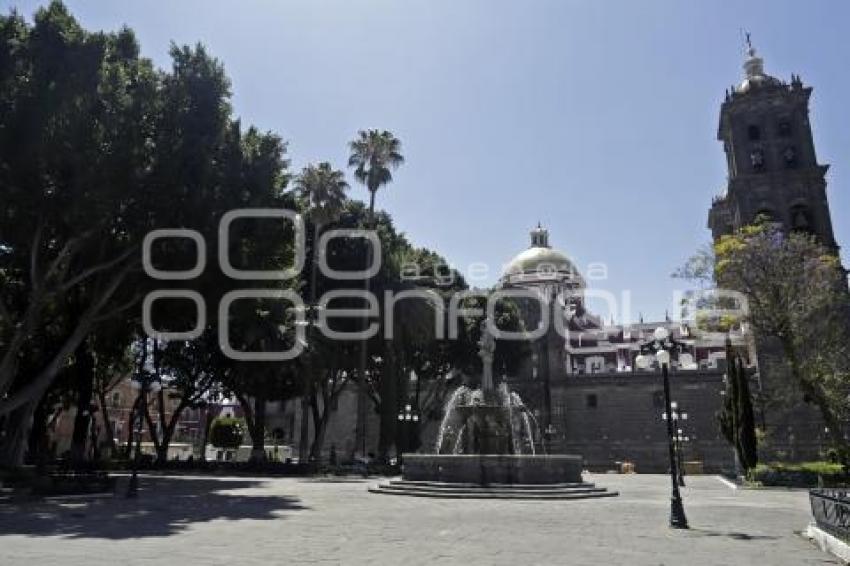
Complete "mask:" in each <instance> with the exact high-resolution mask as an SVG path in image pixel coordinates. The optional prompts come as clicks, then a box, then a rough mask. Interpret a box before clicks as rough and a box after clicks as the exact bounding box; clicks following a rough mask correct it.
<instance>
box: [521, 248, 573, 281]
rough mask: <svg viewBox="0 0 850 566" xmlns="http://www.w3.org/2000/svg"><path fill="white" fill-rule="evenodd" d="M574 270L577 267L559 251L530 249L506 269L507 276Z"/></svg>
mask: <svg viewBox="0 0 850 566" xmlns="http://www.w3.org/2000/svg"><path fill="white" fill-rule="evenodd" d="M574 270H575V267H574V266H573V264H572V262H571V261H570V260H569V258H567V256H566V255H564V254H563V253H561V252H559V251H558V250H554V249H552V248H542V247H530V248H528V249H527V250H524V251H523V252H521V253H519V254H517V255H516V257H514V258H513V259H512V260H511V262H510V263H509V264H508V266H507V268H505V275H510V274H518V273H537V272H540V273H543V272H556V271H574Z"/></svg>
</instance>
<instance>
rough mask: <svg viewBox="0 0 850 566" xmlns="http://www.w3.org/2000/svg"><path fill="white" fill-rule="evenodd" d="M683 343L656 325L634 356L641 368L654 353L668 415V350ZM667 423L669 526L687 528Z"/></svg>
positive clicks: (670, 427)
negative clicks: (637, 353) (651, 337)
mask: <svg viewBox="0 0 850 566" xmlns="http://www.w3.org/2000/svg"><path fill="white" fill-rule="evenodd" d="M683 347H684V344H682V343H681V342H678V341H676V340H674V339H673V338H672V337H671V336H670V332H669V331H668V330H667V329H666V328H664V327H658V328H656V329H655V333H654V334H653V340H650V341H649V342H647V343H645V344H641V346H640V354H639V355H638V356H637V358H635V364H636V365H637V366H638V367H639V368H642V369H645V368H647V367H648V366H649V356H650V355H654V356H655V359H656V360H657V361H658V364H659V365H660V366H661V377H662V379H663V381H664V407H665V410H666V413H667V414H668V415H672V414H673V409H672V406H671V403H670V377H669V375H668V369H667V368H668V366H669V365H670V352H672V351H676V352H679V351H681V350H682V348H683ZM666 423H667V447H668V454H669V457H670V483H671V488H672V490H671V496H670V526H671V527H672V528H674V529H687V528H688V519H687V518H686V517H685V508H684V506H683V505H682V495H681V494H680V493H679V481H678V478H677V476H678V473H677V468H678V466H677V465H676V445H675V442H676V441H675V437H674V430H673V419H666Z"/></svg>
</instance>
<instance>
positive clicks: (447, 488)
mask: <svg viewBox="0 0 850 566" xmlns="http://www.w3.org/2000/svg"><path fill="white" fill-rule="evenodd" d="M381 487H382V489H389V490H395V491H399V490H401V491H421V492H438V493H456V492H466V491H476V492H486V493H531V494H535V493H537V494H546V493H599V492H602V491H605V488H601V487H594V486H589V487H564V488H557V487H550V488H548V489H541V488H535V489H523V488H520V487H511V486H501V487H498V486H489V485H488V486H481V485H478V486H464V485H451V484H444V485H441V486H421V485H408V484H405V483H395V484H393V483H389V484H387V483H385V484H381Z"/></svg>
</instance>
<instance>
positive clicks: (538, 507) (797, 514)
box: [0, 475, 837, 566]
mask: <svg viewBox="0 0 850 566" xmlns="http://www.w3.org/2000/svg"><path fill="white" fill-rule="evenodd" d="M587 479H588V481H592V482H595V483H597V484H598V485H601V486H604V487H608V488H609V489H613V490H617V491H619V492H620V496H619V497H615V498H609V499H596V500H583V501H508V500H487V501H468V500H466V501H465V500H447V499H427V498H411V497H403V496H394V495H378V494H372V493H368V492H367V487H368V485H369V484H370V483H374V480H373V481H372V482H369V481H366V480H353V479H352V480H346V479H328V480H322V479H298V478H284V479H267V478H243V477H230V478H208V477H175V476H169V477H150V476H146V477H144V478H143V480H142V486H143V491H142V492H141V495H140V498H139V499H138V500H135V501H128V500H126V499H123V498H116V499H106V500H99V501H94V502H75V503H51V502H44V503H38V504H34V503H29V504H26V505H21V506H18V505H9V504H6V505H0V564H2V565H3V566H16V565H27V566H36V565H39V566H48V565H51V564H62V565H64V566H67V565H77V564H79V565H85V566H97V565H101V564H103V565H107V564H108V565H116V564H117V565H121V566H130V565H134V564H145V565H150V564H165V563H168V564H176V565H178V566H186V565H190V564H203V565H213V564H238V565H240V566H241V565H249V564H392V565H404V566H414V565H418V564H422V565H426V564H427V565H431V564H462V565H464V566H473V565H477V564H481V565H493V564H510V565H512V566H515V565H517V564H522V565H533V564H570V565H573V564H594V565H603V564H604V565H607V564H628V565H630V566H631V565H642V564H647V565H661V564H668V565H675V566H695V565H704V564H716V565H724V566H728V565H733V564H741V565H752V564H760V565H774V564H777V565H779V564H788V565H795V566H799V565H808V564H835V563H837V562H836V561H834V560H832V559H831V558H830V557H829V556H828V555H826V554H824V553H822V552H820V551H819V550H817V549H816V548H815V547H814V546H813V545H812V544H810V543H809V542H808V541H807V540H805V539H804V538H802V537H801V536H800V535H799V531H800V530H801V529H803V528H804V527H805V526H806V524H807V522H808V520H809V508H808V496H807V494H806V492H805V491H802V490H797V491H791V490H780V491H776V490H763V491H750V490H747V491H742V490H733V489H731V488H730V487H729V486H728V485H726V484H724V483H723V482H722V481H721V480H719V479H718V478H716V477H713V476H702V477H691V478H688V487H687V488H685V489H684V490H683V495H684V498H685V508H686V511H687V515H688V519H689V520H690V523H691V526H692V529H691V530H690V531H673V530H670V529H668V528H667V513H668V508H669V505H668V502H669V499H668V494H669V480H668V478H667V477H666V476H660V475H659V476H654V475H634V476H619V475H597V476H593V475H589V476H587ZM121 487H122V486H119V489H120V488H121Z"/></svg>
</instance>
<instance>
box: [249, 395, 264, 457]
mask: <svg viewBox="0 0 850 566" xmlns="http://www.w3.org/2000/svg"><path fill="white" fill-rule="evenodd" d="M250 430H251V431H252V432H251V461H252V462H265V461H266V438H265V434H266V399H265V395H258V396H257V397H255V398H254V426H252V427H250Z"/></svg>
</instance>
